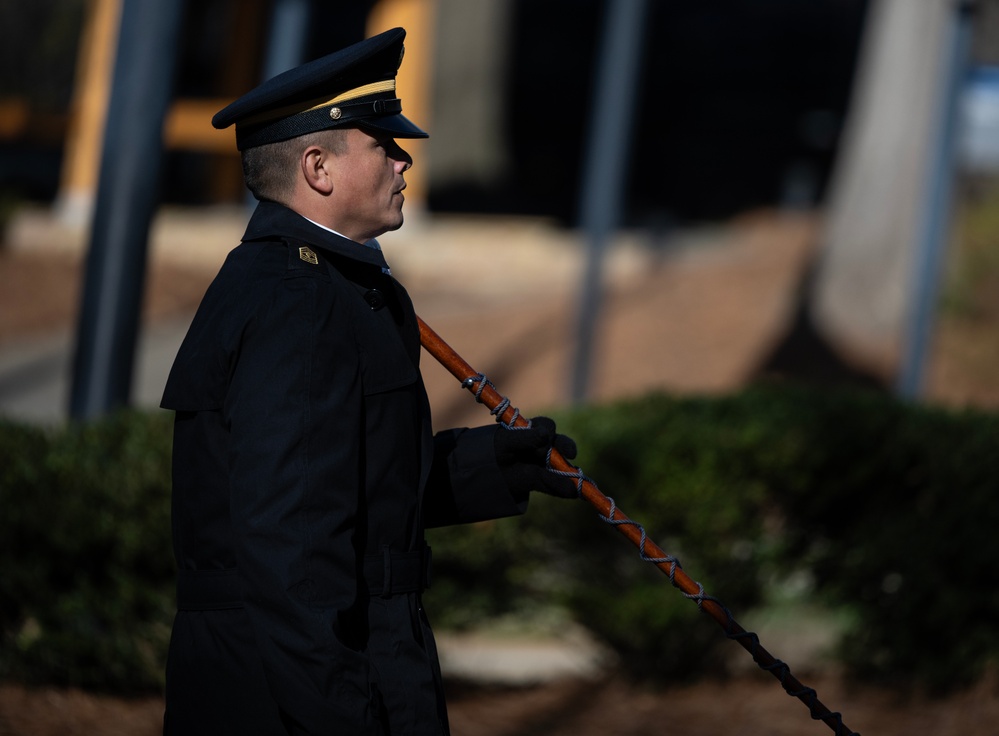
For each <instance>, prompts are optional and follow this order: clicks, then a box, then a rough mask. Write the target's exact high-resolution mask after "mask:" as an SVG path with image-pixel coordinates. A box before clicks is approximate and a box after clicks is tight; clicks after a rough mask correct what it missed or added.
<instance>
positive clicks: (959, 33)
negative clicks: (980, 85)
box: [895, 0, 974, 399]
mask: <svg viewBox="0 0 999 736" xmlns="http://www.w3.org/2000/svg"><path fill="white" fill-rule="evenodd" d="M973 5H974V3H973V2H972V0H956V2H955V3H954V8H953V11H952V16H953V17H952V18H950V19H949V23H948V38H947V41H946V46H945V47H944V53H943V54H941V58H940V67H939V71H940V77H941V82H940V84H939V85H938V90H939V98H940V99H939V104H938V105H937V109H936V112H937V117H936V120H935V131H934V136H935V140H934V143H933V150H932V151H931V153H930V163H929V167H928V170H927V173H926V183H925V188H924V192H923V206H922V207H921V213H922V214H921V221H920V223H919V227H918V228H917V230H916V233H917V235H916V238H917V241H916V247H915V253H914V269H913V275H912V277H911V279H910V296H909V307H908V314H907V316H906V322H905V324H904V326H903V330H904V333H903V336H902V339H903V344H902V350H903V354H902V362H901V366H900V367H899V374H898V378H897V380H896V385H895V390H896V393H897V394H898V395H899V396H900V397H901V398H903V399H915V398H917V397H918V396H919V395H920V394H921V393H922V391H923V382H924V378H925V373H926V363H927V360H928V354H929V345H930V339H931V335H932V332H933V324H934V321H935V320H934V313H935V311H936V305H937V296H938V292H939V285H940V273H941V271H942V270H943V264H944V255H945V254H946V252H947V234H948V226H949V225H950V212H951V196H952V194H951V190H952V188H953V183H954V158H955V148H956V140H957V132H958V131H957V123H958V110H959V103H960V96H961V92H962V90H963V89H964V83H965V73H966V72H967V68H968V67H967V64H968V57H969V49H970V47H971V27H972V23H971V15H972V10H973Z"/></svg>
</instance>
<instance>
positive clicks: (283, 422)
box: [224, 276, 380, 734]
mask: <svg viewBox="0 0 999 736" xmlns="http://www.w3.org/2000/svg"><path fill="white" fill-rule="evenodd" d="M263 291H264V293H265V296H263V297H261V298H260V299H259V300H258V303H257V305H256V307H255V308H254V311H253V313H252V314H251V315H250V316H249V317H248V319H247V321H246V323H245V324H244V325H242V328H241V329H242V332H241V335H240V338H239V340H238V350H237V352H236V355H235V357H234V362H233V367H232V369H231V377H230V383H229V390H228V393H227V396H226V401H225V406H224V411H225V416H226V420H227V421H228V423H229V427H230V447H229V452H228V465H229V472H230V479H231V487H230V499H231V500H230V509H231V511H230V512H231V517H232V525H233V533H234V545H235V550H236V558H237V566H238V569H239V570H240V578H241V581H242V584H243V586H244V599H245V607H246V611H247V614H248V616H249V618H250V621H251V624H252V627H253V631H254V636H255V638H256V642H257V647H258V649H259V652H260V656H261V659H262V661H263V664H264V669H265V672H266V676H267V679H268V684H269V687H270V689H271V691H272V693H273V696H274V698H275V700H276V701H277V703H278V706H279V708H280V710H281V712H282V717H283V719H284V721H285V723H286V725H287V727H288V728H289V731H290V732H291V733H295V734H317V733H330V732H332V730H333V729H336V728H342V729H343V730H344V732H345V733H379V732H380V731H379V730H378V725H377V713H376V710H377V708H376V707H375V705H374V704H373V701H372V698H371V694H370V692H369V687H370V686H369V682H370V677H369V664H368V660H367V658H366V656H365V655H364V654H362V653H361V651H359V649H360V644H359V643H358V642H354V641H352V640H351V636H352V633H351V632H352V631H354V630H356V629H357V628H358V627H355V626H352V625H351V621H352V620H353V618H354V617H355V616H358V615H360V614H359V613H358V612H357V610H356V608H357V598H358V595H357V565H358V560H359V559H363V551H361V552H359V551H358V550H357V549H355V535H354V530H355V526H356V519H357V514H358V505H359V494H360V488H359V486H360V473H359V470H358V460H357V458H358V456H359V448H358V442H359V437H360V435H361V432H360V431H359V428H358V422H359V421H360V419H359V416H360V406H359V402H360V398H359V395H360V385H359V381H360V379H359V369H358V362H357V360H358V359H357V356H356V348H355V347H354V345H353V343H352V340H351V335H350V330H349V329H346V328H345V327H344V326H343V325H342V324H340V325H338V324H337V323H336V322H337V319H338V316H337V315H338V312H337V305H336V297H335V294H336V291H335V289H331V288H330V284H329V283H328V282H323V281H321V280H320V279H317V278H315V277H302V276H298V277H293V278H289V277H285V278H283V279H281V280H280V281H279V282H278V283H277V284H276V285H273V286H272V287H269V288H268V289H266V290H263ZM340 319H341V320H342V317H340Z"/></svg>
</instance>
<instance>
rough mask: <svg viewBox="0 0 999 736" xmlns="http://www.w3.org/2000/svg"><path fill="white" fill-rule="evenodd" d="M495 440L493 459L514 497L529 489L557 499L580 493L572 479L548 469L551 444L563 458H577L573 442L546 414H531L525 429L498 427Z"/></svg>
mask: <svg viewBox="0 0 999 736" xmlns="http://www.w3.org/2000/svg"><path fill="white" fill-rule="evenodd" d="M494 443H495V444H494V447H495V450H496V462H497V464H498V465H499V466H500V470H501V471H502V472H503V477H504V479H505V480H506V484H507V486H508V487H509V488H510V492H511V493H513V494H514V495H515V496H526V495H527V494H528V493H529V492H530V491H541V492H542V493H547V494H548V495H550V496H558V497H559V498H576V497H577V496H578V495H579V493H578V491H577V489H576V479H575V478H569V477H567V476H564V475H558V474H557V473H553V472H552V471H551V470H549V469H548V451H549V450H550V449H551V448H552V447H554V448H555V449H556V450H558V452H559V454H560V455H562V457H564V458H565V459H566V460H572V459H573V458H574V457H576V443H575V442H573V441H572V439H571V438H569V437H566V436H565V435H564V434H556V433H555V422H554V421H552V420H551V419H549V418H548V417H534V418H533V419H532V420H531V426H530V427H529V428H525V429H508V428H507V427H505V426H503V427H500V428H499V430H497V432H496V435H495V440H494Z"/></svg>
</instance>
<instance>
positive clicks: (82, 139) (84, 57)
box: [56, 0, 121, 224]
mask: <svg viewBox="0 0 999 736" xmlns="http://www.w3.org/2000/svg"><path fill="white" fill-rule="evenodd" d="M120 21H121V0H90V2H88V3H87V14H86V19H85V21H84V25H83V32H82V36H81V38H80V50H79V54H78V57H77V62H76V81H75V83H74V85H73V98H72V100H71V102H70V115H69V129H68V130H67V132H66V145H65V149H66V154H65V156H64V158H63V167H62V173H61V177H60V182H59V195H58V197H57V200H56V210H57V212H58V214H59V216H60V218H62V219H64V220H66V221H67V222H69V223H72V224H80V223H82V222H85V221H89V219H90V212H91V209H92V208H93V205H94V200H95V199H96V198H97V177H98V175H99V173H100V167H101V152H102V150H103V143H104V122H105V120H106V118H107V108H108V103H109V102H110V100H111V80H112V78H113V75H114V55H115V50H116V49H117V48H118V25H119V22H120Z"/></svg>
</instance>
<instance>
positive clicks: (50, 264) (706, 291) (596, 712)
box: [0, 215, 999, 736]
mask: <svg viewBox="0 0 999 736" xmlns="http://www.w3.org/2000/svg"><path fill="white" fill-rule="evenodd" d="M814 235H815V223H814V221H812V220H810V219H808V218H804V219H801V218H798V219H793V220H787V219H782V218H774V217H771V216H767V215H761V216H757V217H753V218H748V219H746V220H745V221H743V222H740V223H736V224H734V225H733V226H732V228H731V229H730V232H728V234H727V235H726V236H725V237H724V240H725V243H726V244H725V246H724V247H706V248H699V249H690V250H683V249H680V250H676V251H666V252H662V253H658V254H656V255H655V256H654V257H652V258H646V259H645V260H643V261H642V262H641V264H640V266H639V267H638V268H637V269H633V270H632V271H631V272H630V273H628V274H627V276H626V277H622V278H617V279H615V280H613V281H612V282H611V283H610V284H609V287H608V290H607V293H606V295H605V302H604V306H605V312H604V319H603V322H602V329H601V331H600V334H599V343H598V344H599V359H598V361H597V366H596V368H595V373H594V380H593V391H592V396H593V398H594V399H595V400H605V399H611V398H615V397H619V396H625V395H635V394H640V393H642V392H645V391H648V390H650V389H657V388H658V389H663V390H668V391H674V392H680V393H691V392H694V393H716V392H724V391H730V390H735V389H737V388H739V387H740V386H744V385H745V384H746V383H747V382H749V381H752V380H753V379H754V378H756V377H758V376H759V375H760V374H761V372H763V371H764V368H765V367H766V366H770V367H771V368H774V367H776V368H775V370H777V371H778V372H781V373H795V372H796V371H797V372H802V371H807V369H808V367H809V366H814V365H815V361H814V358H815V353H816V351H817V352H818V353H820V354H821V351H822V350H824V349H825V348H824V346H821V345H818V346H817V345H816V343H815V342H814V336H809V335H807V334H805V335H804V336H802V335H801V334H800V330H798V331H794V330H792V327H794V323H795V315H796V297H797V289H798V285H799V283H800V280H801V276H802V274H803V272H804V270H805V268H806V266H807V263H808V259H809V256H810V254H811V252H812V246H813V241H814ZM481 270H482V269H481V268H480V269H479V271H480V272H481ZM486 270H488V268H487V269H486ZM81 271H82V268H81V263H80V261H79V259H78V258H72V257H68V256H66V255H65V254H62V255H59V256H57V257H54V256H53V255H52V254H46V253H26V252H7V251H4V250H3V249H2V248H0V346H2V345H4V344H6V343H8V342H10V341H16V340H21V339H25V338H30V337H31V336H33V335H40V334H45V333H46V332H49V331H52V330H57V329H72V326H73V319H74V313H75V310H76V307H77V304H78V300H79V289H80V283H81ZM213 272H214V269H206V268H193V267H191V266H190V265H186V266H181V265H176V264H174V265H171V264H168V263H157V264H155V265H154V267H153V268H152V269H151V274H150V279H149V283H148V288H147V300H146V305H145V307H144V316H145V320H146V321H147V322H150V321H156V320H160V319H166V318H171V317H177V316H179V315H184V314H188V313H191V312H192V310H193V309H194V307H195V306H196V304H197V302H198V300H199V299H200V297H201V295H202V294H203V292H204V289H205V287H206V286H207V284H208V282H209V280H210V278H211V276H212V275H213ZM397 274H398V275H399V276H400V277H401V278H402V280H403V281H404V282H405V283H407V285H408V286H409V288H410V291H411V293H412V296H413V298H414V302H415V304H416V307H417V310H418V311H419V312H420V313H421V315H422V316H423V317H424V318H425V319H427V321H428V322H430V323H431V324H432V325H433V326H434V328H435V329H436V330H437V331H438V332H439V333H441V335H443V336H444V337H445V338H446V339H447V340H448V341H449V342H450V343H451V344H452V346H453V347H455V348H456V349H457V350H458V351H459V352H461V353H462V354H463V355H464V356H465V357H466V358H467V359H468V360H469V361H470V362H472V363H473V364H474V365H475V366H476V367H477V368H478V369H479V370H483V371H484V372H486V373H487V374H488V375H489V377H490V378H491V379H492V380H493V381H494V382H495V383H496V384H497V385H498V386H499V387H500V390H501V391H503V392H505V393H507V394H508V395H509V396H510V397H511V398H512V399H513V400H514V403H515V404H517V405H518V406H521V407H522V408H523V409H524V410H525V412H528V413H529V412H530V411H531V410H532V409H537V410H540V409H543V408H548V407H553V406H557V405H559V404H561V403H563V402H564V401H565V400H566V396H567V392H568V375H569V368H568V365H569V361H570V357H571V351H572V340H571V334H572V330H573V329H574V319H575V311H576V303H575V301H574V299H572V298H570V297H569V295H568V292H567V291H566V290H565V289H564V288H556V287H551V286H550V285H546V284H545V278H544V274H543V273H542V275H541V277H540V280H539V281H538V283H536V284H535V285H534V286H533V287H530V288H523V289H519V290H518V289H517V288H512V289H511V290H507V291H503V290H500V292H499V295H497V293H498V292H497V290H496V289H494V288H491V287H490V286H489V284H487V283H486V282H485V281H483V280H482V279H481V275H480V276H479V277H477V278H472V277H471V276H470V277H469V278H467V279H465V278H457V279H456V278H454V274H453V273H451V274H449V275H441V274H437V275H436V276H435V275H434V272H432V271H430V272H418V271H416V270H414V271H413V272H412V273H410V274H408V276H410V277H411V278H407V273H406V272H405V268H400V269H398V270H397ZM486 275H489V274H486ZM509 278H512V279H515V278H516V275H513V276H510V277H509ZM799 327H800V326H799ZM995 345H996V340H995V323H994V322H993V323H991V324H989V323H981V322H976V323H969V322H966V321H965V322H960V321H954V320H946V319H945V320H944V321H943V322H942V323H941V325H940V328H939V330H938V335H937V342H936V349H935V353H934V357H933V362H932V367H931V371H930V379H929V382H930V387H929V391H928V393H929V397H930V399H931V400H933V401H936V402H939V403H946V404H952V405H965V404H970V405H976V406H982V407H991V408H995V407H999V382H997V380H996V375H997V373H996V370H995V366H996V365H997V364H999V361H997V360H996V358H997V357H999V356H996V355H994V353H995V352H996V348H995ZM806 348H807V349H811V351H812V353H809V355H810V356H811V360H810V359H809V355H805V356H804V358H803V357H802V355H803V351H804V352H806V353H807V352H808V351H807V350H806ZM840 369H841V370H842V374H843V375H847V374H849V373H850V370H849V369H844V368H843V366H840ZM424 373H425V379H426V382H427V385H428V390H429V391H430V393H431V396H432V399H433V402H434V411H435V423H437V424H438V425H439V426H451V425H454V424H460V423H483V422H486V421H488V416H487V415H484V414H483V410H482V408H481V407H478V406H476V405H475V404H474V402H472V401H471V400H470V398H469V397H468V396H467V395H466V394H465V392H462V391H460V390H458V389H457V384H456V382H455V381H454V379H453V378H452V377H451V376H450V375H448V374H446V373H445V372H444V371H443V369H441V368H440V367H439V366H435V365H433V364H432V361H431V360H429V358H427V359H426V362H425V368H424ZM764 644H765V645H767V644H768V643H767V642H766V641H765V642H764ZM733 646H734V645H733ZM771 650H772V651H773V653H774V654H775V655H777V656H781V651H780V650H779V649H778V648H777V647H776V646H773V647H771ZM739 653H740V654H741V652H739ZM790 663H791V664H792V668H793V669H794V671H795V674H796V675H798V676H799V677H800V678H801V680H802V681H803V682H804V683H805V684H806V685H809V686H811V687H814V688H815V689H816V690H817V691H818V695H819V697H820V698H821V699H822V701H823V702H824V703H825V704H826V705H827V706H829V707H830V708H831V709H833V710H839V711H842V712H843V714H844V720H845V721H846V723H847V725H848V726H850V727H851V728H852V729H854V730H856V731H859V732H861V733H864V734H866V735H867V736H874V735H875V734H881V735H883V736H901V735H902V734H906V735H907V736H918V735H920V734H958V733H960V734H963V735H964V736H979V735H981V736H985V735H986V734H994V733H996V725H995V724H996V723H997V722H999V683H996V682H995V681H993V680H992V679H987V680H985V681H983V682H981V683H979V684H978V685H977V686H976V687H975V688H973V689H971V690H969V691H966V692H963V693H958V694H956V695H953V696H950V697H947V698H932V697H914V696H913V697H901V696H898V695H896V694H894V693H892V692H890V691H883V690H879V689H873V688H866V687H861V686H858V685H856V684H852V683H850V682H846V681H844V680H843V679H841V678H840V677H838V676H837V675H836V674H835V673H834V672H830V671H825V670H822V669H817V670H806V671H805V674H803V673H802V672H801V671H799V669H798V667H800V666H801V665H800V664H799V665H798V667H795V663H793V662H790ZM740 672H742V674H738V675H736V676H732V677H730V678H728V679H726V680H719V681H705V682H700V683H696V684H693V685H687V686H683V687H680V686H676V687H669V688H658V689H652V688H648V687H644V686H635V685H633V684H629V683H627V682H625V681H624V680H622V679H620V678H618V677H617V676H615V675H614V674H613V673H607V674H606V676H605V677H603V678H601V679H597V680H593V679H578V678H568V679H562V680H558V681H555V682H551V683H548V684H544V685H538V686H532V687H529V688H516V687H485V686H480V685H474V684H471V683H462V682H451V683H450V688H449V689H450V695H449V703H450V712H451V720H452V730H453V732H454V733H455V735H456V736H531V735H533V734H546V735H547V736H561V735H563V734H564V735H568V734H573V735H575V736H590V735H591V734H592V735H594V736H595V735H597V734H601V735H603V736H626V735H628V734H636V735H637V734H651V733H660V734H691V735H695V736H715V735H716V734H727V735H728V736H734V735H739V736H755V735H756V734H764V733H766V734H771V735H777V736H783V735H790V734H821V733H831V731H830V730H829V729H827V728H826V727H825V726H823V725H822V724H820V723H815V722H813V721H811V720H810V719H809V716H808V711H807V709H806V708H805V706H803V705H802V704H801V703H799V702H798V701H797V700H794V699H792V698H789V697H788V696H787V695H786V694H785V693H784V692H783V690H782V689H781V688H780V686H779V684H778V683H777V682H776V681H775V680H774V678H772V677H771V676H770V675H768V674H765V673H762V672H759V671H756V670H750V671H748V672H743V671H740ZM162 708H163V706H162V701H161V699H159V698H156V697H151V698H139V699H121V698H114V697H107V696H102V695H95V694H92V693H85V692H80V691H77V690H61V689H53V688H41V689H29V688H25V687H22V686H20V685H18V684H15V683H7V684H2V685H0V736H56V735H57V734H58V735H59V736H71V735H74V734H81V735H82V734H88V735H96V736H126V735H128V736H145V735H146V734H149V735H152V734H155V733H158V732H159V729H160V724H161V720H162Z"/></svg>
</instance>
